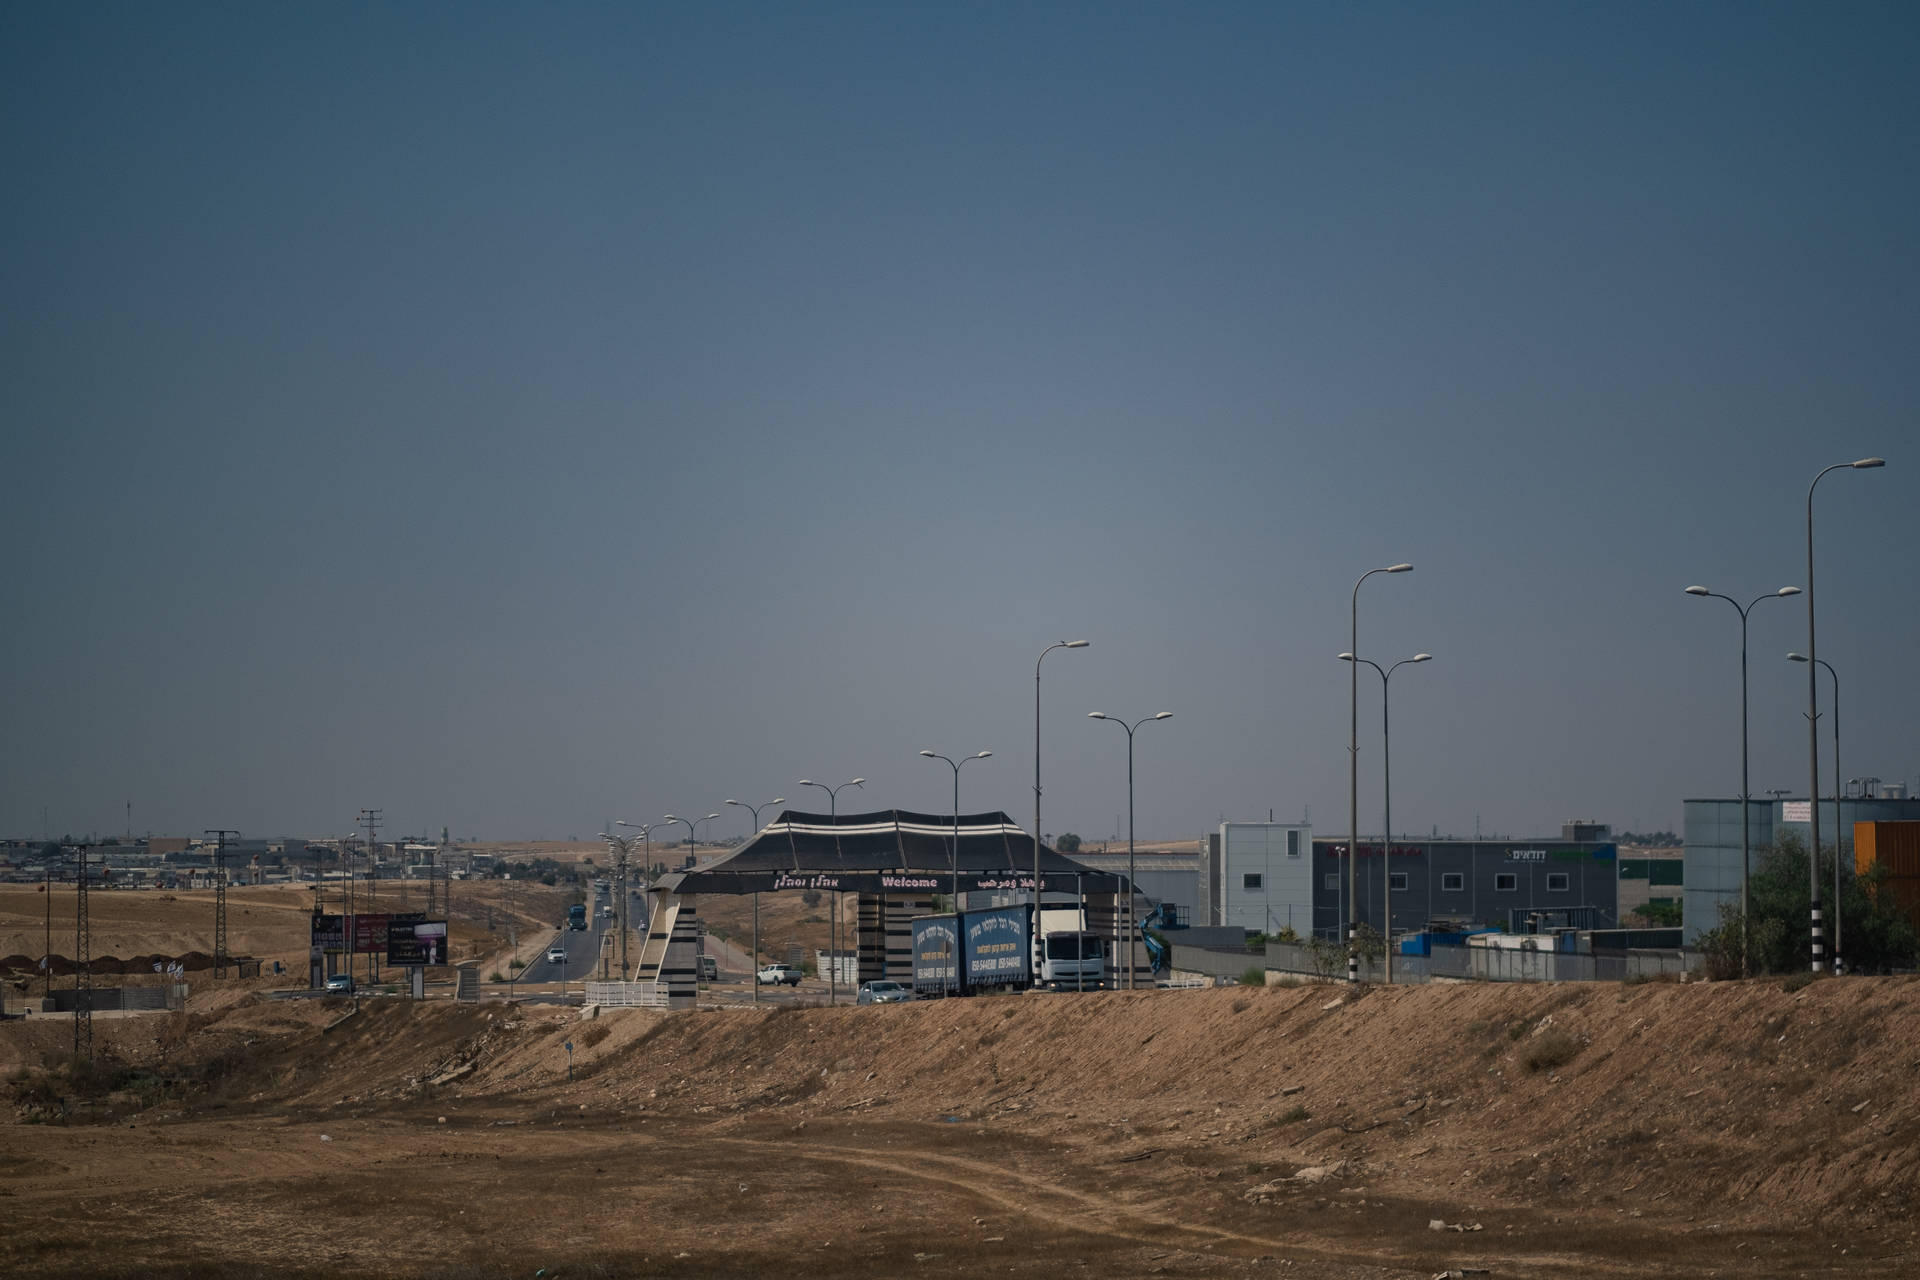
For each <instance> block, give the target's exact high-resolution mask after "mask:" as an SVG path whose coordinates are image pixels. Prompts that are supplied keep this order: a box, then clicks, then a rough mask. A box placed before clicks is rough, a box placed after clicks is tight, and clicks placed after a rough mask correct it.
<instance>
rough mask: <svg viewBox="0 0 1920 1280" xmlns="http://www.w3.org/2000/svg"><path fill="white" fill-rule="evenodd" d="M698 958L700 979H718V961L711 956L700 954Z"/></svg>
mask: <svg viewBox="0 0 1920 1280" xmlns="http://www.w3.org/2000/svg"><path fill="white" fill-rule="evenodd" d="M698 959H699V961H700V981H702V982H718V981H720V961H719V960H717V959H715V958H714V957H713V956H700V957H698Z"/></svg>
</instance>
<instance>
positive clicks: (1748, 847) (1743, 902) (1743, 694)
mask: <svg viewBox="0 0 1920 1280" xmlns="http://www.w3.org/2000/svg"><path fill="white" fill-rule="evenodd" d="M1687 594H1688V595H1690V596H1708V597H1711V598H1713V599H1715V600H1725V601H1726V602H1727V603H1728V604H1730V605H1732V606H1733V608H1734V611H1735V612H1736V613H1738V614H1739V615H1740V973H1741V976H1742V977H1752V976H1753V956H1752V954H1751V950H1752V933H1753V926H1752V922H1751V921H1749V920H1748V919H1747V877H1748V875H1749V873H1750V871H1751V863H1752V861H1753V845H1752V841H1751V839H1750V838H1749V835H1748V814H1747V808H1748V800H1749V799H1750V797H1749V795H1748V785H1747V615H1748V614H1749V613H1751V612H1752V611H1753V607H1754V606H1755V605H1757V604H1759V603H1760V602H1761V601H1762V600H1777V599H1782V598H1784V597H1786V596H1797V595H1799V594H1800V588H1798V587H1782V588H1780V589H1779V590H1778V591H1774V592H1769V593H1768V594H1767V595H1764V596H1756V597H1754V599H1752V600H1751V601H1749V602H1748V603H1747V605H1746V607H1745V608H1742V607H1741V605H1740V602H1739V601H1738V600H1735V599H1734V598H1733V597H1732V596H1723V595H1721V594H1720V593H1719V592H1717V591H1709V590H1707V589H1706V588H1705V587H1688V588H1687Z"/></svg>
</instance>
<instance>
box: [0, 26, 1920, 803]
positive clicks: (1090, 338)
mask: <svg viewBox="0 0 1920 1280" xmlns="http://www.w3.org/2000/svg"><path fill="white" fill-rule="evenodd" d="M1915 65H1920V15H1917V14H1916V11H1915V10H1913V9H1912V8H1911V7H1910V6H1905V5H1899V4H1890V5H1870V4H1839V5H1815V4H1798V5H1766V4H1727V5H1714V4H1694V5H1687V6H1669V5H1631V4H1609V5H1537V4H1514V5H1495V4H1472V5H1466V4H1462V5H1452V6H1434V5H1392V4H1325V5H1317V4H1299V5H1264V4H1261V5H1191V6H1173V5H1166V6H1152V5H1109V4H1101V5H978V6H933V5H905V6H902V5H811V6H769V5H736V6H662V5H655V6H639V5H622V6H590V5H540V6H532V5H526V6H512V5H478V4H474V5H462V6H427V5H405V6H354V5H337V6H320V5H313V6H305V7H297V6H257V5H231V6H216V5H180V6H169V7H161V6H140V5H90V6H65V5H15V6H11V7H9V8H8V9H7V10H6V11H5V12H4V14H0V147H3V148H4V151H3V152H0V154H3V155H4V158H5V163H6V171H7V172H8V174H9V175H10V179H9V183H8V185H9V188H10V195H9V198H8V200H7V201H5V202H4V204H3V205H0V228H3V229H4V241H3V243H4V245H5V248H6V253H5V257H4V260H3V261H4V268H3V270H4V277H0V285H3V287H0V299H4V301H0V339H3V340H0V420H3V421H4V422H5V423H6V424H7V428H6V430H5V431H4V432H0V475H4V476H5V477H6V492H7V519H8V524H9V528H10V537H9V538H8V539H7V560H6V565H7V570H8V571H7V573H6V575H5V578H6V581H7V583H8V586H9V591H8V599H9V603H10V605H11V609H10V610H9V612H10V615H11V616H10V619H9V622H8V625H7V627H6V628H5V638H4V640H0V699H3V702H4V705H5V707H6V708H7V713H8V714H7V717H6V719H7V722H8V730H7V733H6V734H5V735H4V746H0V831H5V832H8V833H19V834H38V833H39V832H40V830H41V828H42V822H43V813H44V814H45V818H44V821H45V822H46V823H48V824H50V825H51V827H52V829H53V831H54V833H55V834H56V835H57V834H59V833H61V832H63V831H76V832H77V831H84V830H88V829H92V828H98V829H100V830H102V831H111V830H117V829H118V828H119V827H120V826H121V824H122V823H123V821H124V816H123V814H124V810H123V806H124V805H125V804H126V803H127V802H129V801H130V802H131V803H132V805H133V825H134V827H135V828H137V829H140V830H147V829H153V830H157V831H189V830H193V831H197V830H199V829H200V828H203V827H211V826H230V827H238V828H240V829H242V830H246V831H249V832H251V833H262V834H264V833H267V832H274V833H278V832H305V833H316V834H317V833H324V832H328V831H333V830H336V829H339V830H344V829H345V828H346V827H347V826H348V825H349V824H350V821H351V819H352V816H353V815H354V813H355V812H357V811H358V809H359V808H360V807H361V806H363V805H372V806H381V807H384V808H385V810H386V812H387V814H388V817H389V820H390V821H391V822H392V823H393V824H394V827H395V829H398V830H433V831H437V830H438V829H439V828H440V827H441V826H443V825H447V826H451V827H452V828H453V830H454V831H455V832H456V833H457V834H468V833H472V834H477V835H481V836H486V837H493V838H524V837H531V836H536V835H548V836H561V835H569V834H584V835H590V834H591V832H592V831H593V830H595V829H597V827H598V825H599V824H600V823H601V822H603V821H604V820H606V819H607V818H611V817H624V818H628V819H631V820H634V821H641V820H644V819H646V818H647V817H649V816H657V815H659V814H662V813H665V812H668V811H672V812H676V813H678V812H686V811H689V810H692V811H695V812H698V813H703V814H704V813H707V812H712V811H714V810H717V809H721V807H722V805H721V802H722V801H723V800H724V799H725V798H727V797H737V798H739V799H743V800H751V801H759V800H764V799H767V798H770V797H772V796H775V795H784V796H787V797H788V798H789V799H790V800H792V801H794V802H796V803H798V802H800V800H801V797H802V796H803V795H804V794H805V793H804V792H802V791H799V790H797V789H796V787H795V783H796V781H797V780H798V779H799V778H801V777H814V778H820V779H823V780H825V779H835V780H838V779H844V778H848V777H852V776H855V775H864V776H865V777H867V778H868V779H870V782H869V784H868V787H867V788H866V790H865V792H864V793H861V794H860V802H865V803H869V804H870V805H871V807H875V808H884V807H901V808H918V809H929V810H945V809H946V808H947V807H948V804H949V794H950V787H951V775H950V774H949V773H948V772H947V770H946V767H945V766H944V765H940V764H939V763H938V762H930V761H926V760H923V759H921V758H919V757H918V756H917V755H916V752H917V751H918V750H919V749H920V748H922V747H930V748H932V749H934V750H937V751H943V752H946V753H948V754H959V753H963V752H964V753H971V752H974V751H978V750H982V749H990V750H993V751H994V752H995V753H996V754H995V757H994V758H993V759H992V760H990V761H983V762H981V763H980V764H979V765H975V766H969V767H968V769H967V771H966V774H965V776H964V784H963V794H962V807H963V808H966V809H969V810H971V809H976V808H1004V809H1006V810H1008V811H1009V812H1011V813H1013V814H1014V815H1015V816H1016V817H1017V818H1018V819H1019V820H1020V821H1022V822H1023V823H1026V822H1030V821H1031V817H1032V807H1033V805H1032V769H1033V760H1032V737H1033V720H1032V717H1033V707H1032V696H1033V687H1032V670H1033V662H1034V659H1035V657H1036V656H1037V655H1038V654H1039V652H1040V650H1041V649H1042V648H1044V647H1045V645H1047V644H1048V643H1050V642H1051V641H1053V640H1057V639H1065V638H1074V639H1078V638H1086V639H1089V640H1091V641H1092V642H1093V644H1092V646H1091V647H1090V648H1088V649H1086V650H1082V651H1075V652H1071V653H1057V654H1055V655H1053V656H1052V657H1050V658H1048V659H1047V662H1046V682H1045V703H1044V708H1045V709H1044V724H1043V730H1044V738H1045V760H1044V763H1045V773H1046V776H1045V783H1046V821H1045V826H1046V827H1047V829H1048V830H1050V831H1060V830H1076V831H1079V832H1081V833H1082V834H1083V835H1087V834H1090V835H1094V836H1100V835H1107V834H1112V833H1114V832H1116V831H1121V832H1123V831H1124V822H1125V817H1124V815H1125V811H1126V758H1125V740H1124V737H1123V735H1122V734H1121V733H1120V732H1119V731H1118V730H1117V729H1115V728H1113V727H1112V726H1110V725H1102V724H1098V723H1095V722H1090V721H1088V720H1086V718H1085V713H1086V712H1087V711H1089V710H1096V709H1097V710H1103V711H1108V712H1111V713H1113V714H1115V715H1121V714H1126V715H1128V716H1130V717H1131V718H1138V717H1139V716H1144V715H1148V714H1151V713H1153V712H1155V711H1160V710H1170V711H1173V712H1174V713H1175V716H1174V719H1172V720H1171V721H1168V722H1165V723H1163V724H1156V725H1151V726H1148V727H1146V728H1143V729H1142V730H1141V732H1140V737H1139V743H1138V759H1137V774H1138V786H1137V796H1138V815H1139V817H1138V825H1139V830H1140V834H1141V836H1142V837H1143V838H1174V837H1183V838H1191V837H1192V836H1194V835H1196V834H1198V833H1199V832H1200V831H1201V830H1202V829H1203V828H1205V827H1207V826H1209V825H1211V824H1213V823H1215V822H1217V821H1219V820H1220V819H1221V818H1222V817H1226V818H1253V817H1264V816H1265V814H1266V813H1267V811H1268V810H1269V809H1271V810H1273V811H1275V812H1276V813H1277V814H1278V815H1280V816H1294V817H1297V816H1299V815H1300V814H1302V813H1305V812H1310V813H1311V815H1312V819H1313V821H1314V823H1315V825H1316V827H1318V828H1320V829H1322V830H1325V831H1338V830H1344V828H1345V825H1346V823H1347V799H1346V766H1347V758H1346V737H1347V714H1348V712H1347V702H1348V688H1347V676H1346V668H1345V665H1344V664H1342V663H1339V662H1338V661H1336V660H1335V657H1334V655H1336V654H1337V653H1339V652H1340V651H1341V650H1343V649H1345V648H1347V645H1348V602H1349V593H1350V592H1351V590H1352V586H1353V582H1354V580H1355V578H1356V577H1357V576H1358V575H1359V574H1360V573H1361V572H1363V571H1364V570H1366V569H1368V568H1371V567H1374V566H1376V565H1382V564H1388V563H1392V562H1395V561H1400V560H1410V561H1412V562H1414V563H1415V564H1416V565H1417V566H1418V567H1417V569H1416V570H1415V572H1413V573H1412V574H1407V575H1399V576H1395V577H1391V578H1387V577H1376V578H1373V579H1370V580H1369V581H1368V582H1367V584H1366V586H1365V588H1364V589H1363V591H1362V595H1361V619H1360V626H1361V631H1360V648H1361V652H1362V653H1363V654H1365V655H1366V656H1369V657H1375V658H1378V659H1381V660H1383V661H1391V660H1392V659H1394V658H1397V657H1403V656H1406V655H1408V654H1411V653H1413V652H1415V651H1416V650H1425V651H1430V652H1432V653H1433V654H1434V655H1435V660H1434V661H1433V662H1432V663H1429V664H1425V665H1423V666H1420V667H1418V668H1411V669H1409V668H1403V669H1402V670H1401V672H1400V674H1399V675H1397V676H1396V677H1395V678H1394V690H1395V696H1394V700H1393V708H1394V727H1395V733H1394V780H1395V792H1394V794H1395V801H1394V815H1395V820H1396V821H1395V825H1396V827H1400V828H1402V829H1406V830H1416V831H1424V830H1429V829H1431V828H1433V827H1436V826H1437V827H1438V828H1439V829H1440V830H1441V831H1442V832H1447V831H1452V832H1457V833H1466V832H1471V831H1472V830H1473V829H1474V826H1475V823H1476V821H1478V822H1479V823H1480V824H1481V826H1482V827H1483V828H1484V829H1485V830H1487V831H1501V832H1510V833H1513V834H1519V835H1524V834H1537V833H1540V832H1542V831H1553V830H1556V829H1557V827H1558V825H1559V823H1560V822H1561V821H1562V820H1563V819H1566V818H1569V817H1583V818H1584V817H1593V818H1599V819H1601V820H1606V821H1612V822H1614V823H1615V824H1616V825H1619V826H1622V827H1639V828H1649V827H1677V826H1678V824H1679V818H1680V804H1679V802H1680V800H1681V798H1682V797H1683V796H1691V795H1709V794H1732V793H1734V792H1735V791H1736V790H1737V787H1738V778H1739V754H1738V752H1739V737H1738V733H1739V721H1738V714H1739V701H1738V697H1739V687H1738V627H1737V619H1736V618H1735V617H1734V615H1733V612H1732V610H1730V609H1727V608H1726V606H1725V605H1723V604H1720V603H1719V602H1717V601H1699V600H1693V599H1689V598H1688V597H1686V596H1685V595H1684V594H1682V589H1683V588H1684V587H1685V586H1687V585H1688V584H1690V583H1694V582H1700V583H1704V584H1706V585H1708V586H1709V587H1711V588H1713V589H1714V590H1718V591H1725V592H1726V593H1727V594H1729V595H1740V596H1741V597H1742V598H1743V599H1750V598H1752V597H1753V596H1756V595H1759V594H1760V593H1762V592H1764V591H1767V590H1771V589H1773V588H1775V587H1777V586H1780V585H1783V584H1789V583H1791V584H1796V585H1803V579H1804V577H1805V567H1804V556H1805V541H1804V531H1803V519H1804V507H1803V503H1804V500H1805V493H1806V486H1807V483H1808V482H1809V480H1811V478H1812V476H1813V475H1814V473H1815V472H1817V471H1818V470H1819V469H1820V468H1821V467H1823V466H1825V465H1827V464H1829V463H1832V462H1838V461H1845V460H1849V459H1852V458H1855V457H1859V456H1863V455H1867V454H1878V455H1883V456H1885V457H1887V459H1888V466H1887V467H1886V468H1885V469H1884V470H1880V471H1874V472H1866V473H1855V472H1846V473H1836V474H1835V475H1832V476H1829V477H1828V478H1827V479H1826V480H1825V481H1823V482H1822V484H1821V486H1820V490H1819V498H1818V506H1817V519H1818V522H1819V526H1818V529H1819V533H1818V536H1819V541H1818V554H1819V557H1820V558H1819V561H1818V564H1817V572H1818V574H1819V579H1818V583H1817V588H1818V596H1817V599H1818V605H1819V611H1820V613H1819V617H1820V624H1819V625H1820V630H1819V635H1820V654H1821V656H1822V657H1824V658H1826V659H1828V660H1829V661H1831V662H1832V663H1833V664H1834V665H1835V667H1836V668H1837V669H1838V670H1839V671H1840V673H1841V678H1842V681H1843V687H1842V699H1843V701H1842V708H1841V711H1842V716H1843V720H1842V730H1843V742H1842V751H1843V755H1842V766H1843V771H1844V772H1845V773H1846V774H1847V775H1848V776H1859V775H1863V774H1875V775H1879V776H1881V777H1884V778H1888V779H1900V778H1904V779H1906V780H1907V781H1908V782H1909V783H1911V782H1913V781H1914V775H1915V770H1916V769H1920V749H1916V744H1915V740H1914V738H1913V735H1912V732H1911V728H1910V726H1911V724H1912V723H1913V721H1914V719H1915V709H1916V702H1917V700H1920V675H1916V672H1915V670H1914V662H1913V655H1914V651H1915V650H1914V637H1915V636H1916V635H1920V605H1917V604H1916V598H1915V592H1914V589H1913V586H1912V583H1913V570H1912V566H1911V557H1912V553H1913V548H1914V546H1915V542H1916V539H1915V534H1916V532H1917V531H1920V514H1916V512H1917V511H1920V507H1917V505H1916V503H1915V502H1914V492H1915V491H1914V487H1913V486H1914V480H1913V476H1914V475H1915V474H1916V467H1917V466H1920V448H1916V447H1914V446H1916V445H1920V427H1917V426H1916V421H1917V420H1916V412H1915V411H1916V401H1917V400H1920V395H1917V394H1916V393H1917V392H1920V374H1917V373H1916V365H1915V362H1914V360H1913V352H1914V351H1916V350H1920V315H1917V313H1916V309H1915V305H1914V299H1915V298H1916V297H1920V250H1917V249H1916V240H1915V237H1914V236H1913V234H1912V229H1913V225H1914V209H1915V205H1916V199H1915V197H1916V195H1917V194H1920V191H1917V190H1916V188H1917V187H1920V180H1917V179H1916V173H1917V172H1920V169H1916V166H1915V165H1914V164H1913V163H1912V158H1913V155H1914V151H1915V145H1916V141H1917V140H1920V139H1917V134H1920V129H1917V126H1920V87H1916V86H1917V85H1920V81H1916V80H1915V78H1914V77H1913V75H1912V70H1911V69H1912V68H1913V67H1914V66H1915ZM1805 640H1806V612H1805V609H1804V607H1801V605H1800V604H1788V603H1778V604H1764V605H1762V606H1760V608H1759V609H1758V610H1756V612H1755V615H1754V621H1753V647H1752V648H1753V679H1752V708H1753V726H1754V751H1753V778H1754V781H1753V785H1754V789H1755V791H1756V792H1758V791H1761V790H1763V789H1765V788H1769V787H1790V788H1794V789H1796V790H1798V791H1804V788H1805V786H1806V777H1807V763H1806V752H1805V737H1806V734H1805V721H1804V719H1803V712H1804V710H1805V698H1806V691H1805V680H1804V676H1803V674H1802V670H1803V669H1802V668H1800V667H1797V666H1790V665H1789V664H1788V663H1787V662H1786V661H1785V660H1784V655H1785V653H1786V652H1787V650H1789V649H1798V648H1803V647H1804V644H1805ZM1363 674H1369V673H1363ZM1370 678H1371V677H1370ZM1378 698H1379V695H1378V689H1377V681H1375V682H1374V687H1372V688H1369V687H1368V686H1367V685H1365V684H1363V686H1362V702H1361V724H1362V738H1361V746H1362V752H1361V763H1362V781H1361V788H1362V790H1361V794H1362V826H1363V828H1367V829H1377V827H1378V824H1379V787H1380V782H1379V758H1380V753H1379V741H1378V727H1377V726H1378V723H1379V701H1378ZM1823 750H1824V746H1823ZM1829 767H1830V764H1829V763H1823V766H1822V774H1823V777H1824V776H1825V775H1826V774H1827V772H1828V770H1829ZM713 825H714V826H715V827H717V828H718V829H719V830H721V831H723V832H730V833H732V834H741V833H743V832H744V829H745V826H746V821H745V816H744V814H741V813H739V812H738V811H733V812H729V813H728V815H727V817H725V818H723V819H722V821H721V822H720V823H716V824H713Z"/></svg>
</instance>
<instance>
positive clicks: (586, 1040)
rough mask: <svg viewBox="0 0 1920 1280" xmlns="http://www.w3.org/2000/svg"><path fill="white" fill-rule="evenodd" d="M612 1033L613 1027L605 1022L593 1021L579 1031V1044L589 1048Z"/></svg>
mask: <svg viewBox="0 0 1920 1280" xmlns="http://www.w3.org/2000/svg"><path fill="white" fill-rule="evenodd" d="M612 1034H613V1028H612V1027H609V1026H608V1025H607V1024H606V1023H604V1022H596V1023H593V1024H592V1025H591V1026H589V1027H587V1028H586V1030H584V1031H582V1032H581V1033H580V1035H579V1040H580V1045H581V1047H582V1048H586V1049H591V1048H593V1046H595V1045H597V1044H599V1043H600V1042H601V1041H602V1040H605V1039H606V1038H607V1037H608V1036H610V1035H612Z"/></svg>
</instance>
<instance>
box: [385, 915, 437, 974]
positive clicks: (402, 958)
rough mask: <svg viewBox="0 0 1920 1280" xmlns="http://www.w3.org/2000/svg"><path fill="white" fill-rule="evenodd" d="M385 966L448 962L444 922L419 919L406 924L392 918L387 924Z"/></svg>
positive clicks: (396, 918) (396, 917) (397, 918)
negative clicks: (386, 964)
mask: <svg viewBox="0 0 1920 1280" xmlns="http://www.w3.org/2000/svg"><path fill="white" fill-rule="evenodd" d="M387 963H388V964H393V965H421V964H445V963H447V922H446V921H445V920H419V921H414V922H410V923H409V922H402V921H401V919H400V917H398V916H395V917H394V918H393V919H392V920H391V921H389V922H388V925H387Z"/></svg>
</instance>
